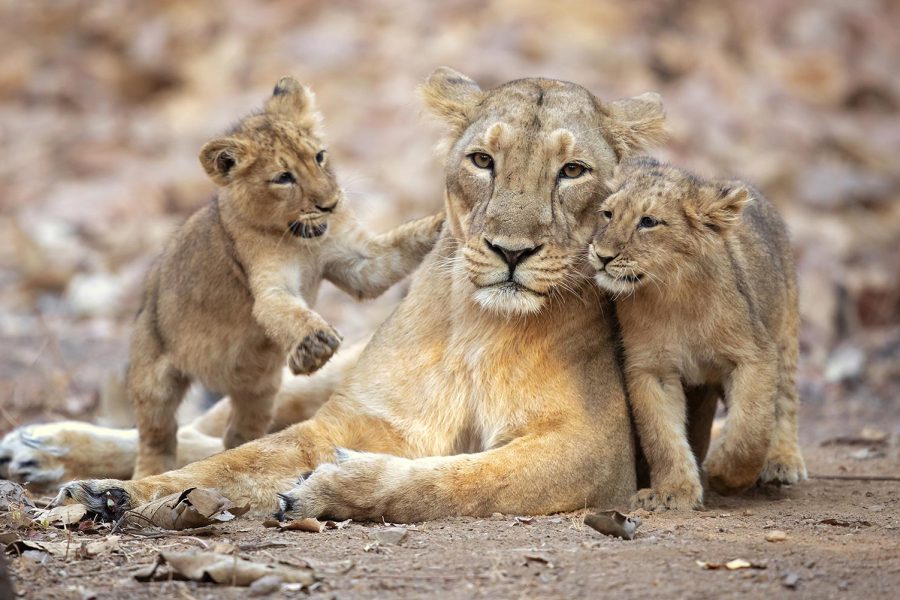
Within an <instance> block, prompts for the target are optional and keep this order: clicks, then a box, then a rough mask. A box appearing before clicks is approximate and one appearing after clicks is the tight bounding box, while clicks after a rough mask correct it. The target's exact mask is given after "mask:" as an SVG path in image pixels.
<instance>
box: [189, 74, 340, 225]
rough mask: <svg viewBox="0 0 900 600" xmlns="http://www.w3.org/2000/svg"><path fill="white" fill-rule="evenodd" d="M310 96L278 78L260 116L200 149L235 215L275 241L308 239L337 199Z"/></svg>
mask: <svg viewBox="0 0 900 600" xmlns="http://www.w3.org/2000/svg"><path fill="white" fill-rule="evenodd" d="M320 121H321V117H320V115H319V113H318V111H317V110H316V107H315V102H314V97H313V94H312V92H311V91H310V89H309V88H307V87H306V86H304V85H301V84H299V83H298V82H297V81H296V80H294V79H292V78H290V77H282V78H281V79H280V80H279V81H278V83H277V84H276V85H275V90H274V92H273V93H272V96H271V97H270V98H269V99H268V100H267V101H266V103H265V106H264V108H263V110H262V111H261V112H259V113H256V114H252V115H250V116H248V117H246V118H245V119H243V120H242V121H241V122H240V123H238V124H237V125H235V126H234V127H232V128H231V130H230V131H229V132H228V133H227V134H226V135H225V136H223V137H218V138H215V139H214V140H211V141H209V142H207V144H206V145H205V146H203V149H202V150H201V151H200V162H201V163H202V164H203V168H204V169H205V170H206V172H207V174H208V175H209V177H210V178H211V179H212V180H213V181H214V182H215V183H216V184H217V185H219V186H221V187H223V188H226V189H227V190H228V192H229V193H228V201H229V202H233V203H234V204H235V206H236V208H237V210H238V211H239V213H240V215H241V216H242V217H243V218H245V219H247V220H248V221H249V222H250V223H251V224H252V225H253V226H255V227H257V228H260V229H270V230H272V231H273V232H276V233H283V232H285V231H287V230H290V231H291V233H293V234H294V235H296V236H299V237H304V238H314V237H318V236H321V235H322V234H324V233H325V231H326V230H327V228H328V221H327V217H328V215H329V213H331V212H333V211H334V209H335V207H336V206H337V204H338V202H339V201H340V199H341V191H340V188H339V187H338V184H337V181H336V180H335V176H334V172H333V171H332V169H331V165H330V164H329V161H328V155H327V153H326V152H325V146H324V144H323V143H322V140H321V138H320V132H319V123H320Z"/></svg>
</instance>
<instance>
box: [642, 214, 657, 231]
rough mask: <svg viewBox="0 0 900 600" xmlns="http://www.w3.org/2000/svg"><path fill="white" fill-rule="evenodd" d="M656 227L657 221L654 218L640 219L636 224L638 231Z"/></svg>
mask: <svg viewBox="0 0 900 600" xmlns="http://www.w3.org/2000/svg"><path fill="white" fill-rule="evenodd" d="M657 225H659V221H657V220H656V219H655V218H654V217H649V216H646V217H641V220H640V222H639V223H638V229H650V228H651V227H656V226H657Z"/></svg>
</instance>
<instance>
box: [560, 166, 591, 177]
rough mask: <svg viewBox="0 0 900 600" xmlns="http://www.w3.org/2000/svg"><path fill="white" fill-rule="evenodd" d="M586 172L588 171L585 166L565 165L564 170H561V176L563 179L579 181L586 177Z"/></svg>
mask: <svg viewBox="0 0 900 600" xmlns="http://www.w3.org/2000/svg"><path fill="white" fill-rule="evenodd" d="M585 171H587V167H585V166H584V165H580V164H578V163H573V162H571V163H566V164H564V165H563V168H562V169H560V170H559V176H560V177H561V178H563V179H578V178H579V177H581V176H582V175H584V172H585Z"/></svg>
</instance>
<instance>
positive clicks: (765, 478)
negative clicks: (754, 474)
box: [759, 449, 807, 485]
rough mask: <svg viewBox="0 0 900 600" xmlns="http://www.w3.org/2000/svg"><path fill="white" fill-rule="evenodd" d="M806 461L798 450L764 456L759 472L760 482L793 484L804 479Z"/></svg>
mask: <svg viewBox="0 0 900 600" xmlns="http://www.w3.org/2000/svg"><path fill="white" fill-rule="evenodd" d="M806 477H807V475H806V463H805V462H804V461H803V456H802V455H801V454H800V450H799V449H797V450H796V451H794V452H791V453H787V454H776V455H773V456H769V457H767V458H766V464H765V465H764V466H763V470H762V473H760V474H759V481H760V482H761V483H772V484H775V485H793V484H795V483H800V482H801V481H804V480H805V479H806Z"/></svg>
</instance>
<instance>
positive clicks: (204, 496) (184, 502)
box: [119, 488, 250, 530]
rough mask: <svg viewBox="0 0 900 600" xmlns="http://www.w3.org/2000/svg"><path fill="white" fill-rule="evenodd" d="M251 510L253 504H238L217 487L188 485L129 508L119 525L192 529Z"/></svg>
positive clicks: (230, 518)
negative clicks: (131, 508) (213, 488)
mask: <svg viewBox="0 0 900 600" xmlns="http://www.w3.org/2000/svg"><path fill="white" fill-rule="evenodd" d="M248 510H250V506H249V505H248V506H237V505H235V504H234V502H232V501H231V500H229V499H228V498H226V497H225V496H223V495H222V494H220V493H219V492H218V491H216V490H212V489H207V488H188V489H186V490H184V491H183V492H181V493H179V494H171V495H169V496H166V497H164V498H160V499H159V500H154V501H153V502H149V503H147V504H144V505H142V506H138V507H137V508H135V509H133V510H129V511H128V512H126V513H125V515H124V516H123V517H122V520H121V522H120V524H119V526H120V527H121V526H131V527H141V528H143V527H147V526H149V525H153V526H156V527H160V528H162V529H176V530H177V529H191V528H194V527H205V526H207V525H212V524H213V523H219V522H224V521H230V520H232V519H233V518H235V517H239V516H240V515H242V514H244V513H246V512H247V511H248Z"/></svg>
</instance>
